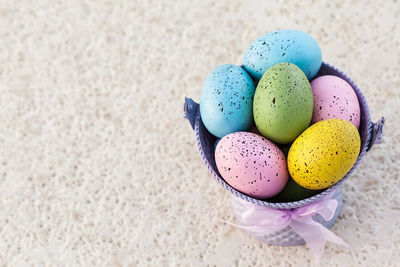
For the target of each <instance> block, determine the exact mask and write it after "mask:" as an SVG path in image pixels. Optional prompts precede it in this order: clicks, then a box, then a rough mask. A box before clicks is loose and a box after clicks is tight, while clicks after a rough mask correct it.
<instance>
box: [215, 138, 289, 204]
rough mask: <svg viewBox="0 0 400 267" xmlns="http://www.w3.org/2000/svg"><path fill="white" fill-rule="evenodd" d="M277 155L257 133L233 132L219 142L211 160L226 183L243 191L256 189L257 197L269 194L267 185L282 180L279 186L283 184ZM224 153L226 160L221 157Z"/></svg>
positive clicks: (283, 163)
mask: <svg viewBox="0 0 400 267" xmlns="http://www.w3.org/2000/svg"><path fill="white" fill-rule="evenodd" d="M281 154H282V152H281V151H280V150H279V148H278V147H276V146H275V145H274V144H273V143H272V142H270V141H268V140H266V139H265V138H263V137H261V136H259V135H257V134H253V133H248V132H235V133H232V134H229V135H228V136H226V137H224V138H222V139H221V140H220V141H219V145H218V147H217V151H216V152H215V161H216V164H217V168H218V171H219V172H220V174H221V176H222V177H223V178H224V179H225V181H226V182H227V183H228V184H230V185H231V186H232V187H234V188H236V189H237V190H239V191H241V192H244V193H246V194H249V195H251V194H253V193H251V192H256V195H257V196H261V195H262V194H270V193H271V192H270V191H271V190H272V189H271V186H273V187H275V186H276V185H279V184H280V183H282V187H283V186H284V183H286V180H285V179H287V176H286V177H285V175H284V170H282V169H281V165H283V166H284V165H285V164H286V160H285V159H284V157H283V154H282V155H281ZM224 156H225V158H227V159H228V160H223V159H222V158H223V157H224ZM279 174H281V175H279ZM282 175H283V176H282ZM286 175H288V174H287V173H286ZM272 182H273V183H272ZM271 183H272V184H271ZM267 184H270V185H269V186H267ZM250 186H251V187H250ZM264 197H265V195H264Z"/></svg>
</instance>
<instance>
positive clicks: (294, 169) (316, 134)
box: [288, 119, 360, 189]
mask: <svg viewBox="0 0 400 267" xmlns="http://www.w3.org/2000/svg"><path fill="white" fill-rule="evenodd" d="M307 137H308V138H307ZM352 139H353V140H352ZM359 150H360V137H359V134H358V132H357V130H356V128H355V127H354V126H353V125H351V123H349V122H347V121H344V120H338V119H330V120H325V121H321V122H318V123H316V124H314V125H312V126H311V127H309V128H308V129H307V130H306V131H304V132H303V133H302V135H301V137H299V138H298V139H296V141H295V142H294V143H293V145H292V146H291V149H290V153H289V156H288V168H289V172H290V174H291V175H292V177H293V179H295V180H296V182H297V183H298V184H300V185H301V186H303V187H306V188H309V189H324V188H326V187H328V186H330V185H332V184H335V183H336V182H337V181H339V180H340V179H341V178H342V177H343V176H344V175H345V174H346V173H347V172H348V171H349V170H350V169H351V167H352V166H353V165H354V163H355V161H356V160H357V157H358V154H359ZM351 152H353V153H351Z"/></svg>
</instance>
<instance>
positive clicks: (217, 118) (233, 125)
mask: <svg viewBox="0 0 400 267" xmlns="http://www.w3.org/2000/svg"><path fill="white" fill-rule="evenodd" d="M254 92H255V86H254V83H253V80H252V79H251V77H250V75H249V74H248V73H247V72H246V71H245V70H244V69H243V68H241V67H239V66H236V65H231V64H226V65H222V66H219V67H218V68H216V69H215V70H214V71H213V72H211V74H210V75H209V76H208V78H207V80H206V82H205V83H204V86H203V90H202V92H201V99H200V115H201V119H202V121H203V123H204V126H205V127H206V128H207V130H208V131H209V132H210V133H211V134H213V135H214V136H216V137H219V138H222V137H223V136H225V135H227V134H230V133H233V132H237V131H245V130H247V129H248V128H250V126H251V125H252V123H253V97H254Z"/></svg>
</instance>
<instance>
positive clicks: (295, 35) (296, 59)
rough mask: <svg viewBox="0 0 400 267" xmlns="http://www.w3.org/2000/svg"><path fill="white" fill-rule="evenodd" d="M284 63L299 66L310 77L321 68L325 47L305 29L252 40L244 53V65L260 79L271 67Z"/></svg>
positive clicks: (270, 34)
mask: <svg viewBox="0 0 400 267" xmlns="http://www.w3.org/2000/svg"><path fill="white" fill-rule="evenodd" d="M283 62H289V63H292V64H295V65H297V67H299V68H300V69H301V70H302V71H303V72H304V73H305V74H306V76H307V78H308V79H309V80H310V79H312V78H313V77H314V76H315V75H316V74H317V72H318V70H319V68H320V67H321V63H322V55H321V49H320V47H319V45H318V44H317V42H316V41H315V40H314V39H313V38H312V37H311V36H310V35H308V34H307V33H305V32H301V31H297V30H282V31H276V32H271V33H268V34H265V35H263V36H261V37H259V38H258V39H257V40H255V41H254V42H252V43H251V45H250V46H249V47H248V48H247V51H246V53H245V55H244V60H243V65H244V68H245V69H246V71H247V72H248V73H250V75H251V76H253V77H254V78H255V79H256V80H259V79H260V78H261V76H262V75H263V74H264V72H266V71H267V70H268V69H269V68H271V67H272V66H274V65H276V64H278V63H283Z"/></svg>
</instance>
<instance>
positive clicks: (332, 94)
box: [311, 75, 361, 129]
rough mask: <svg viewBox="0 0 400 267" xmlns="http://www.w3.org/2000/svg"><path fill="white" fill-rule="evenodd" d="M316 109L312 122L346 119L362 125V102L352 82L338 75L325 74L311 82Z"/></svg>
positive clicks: (357, 125) (357, 126)
mask: <svg viewBox="0 0 400 267" xmlns="http://www.w3.org/2000/svg"><path fill="white" fill-rule="evenodd" d="M311 88H312V92H313V97H314V110H313V117H312V120H311V124H314V123H316V122H319V121H322V120H326V119H332V118H336V119H344V120H347V121H349V122H351V123H352V124H353V125H354V126H355V127H356V128H357V129H358V128H359V127H360V118H361V113H360V104H359V102H358V98H357V95H356V93H355V92H354V90H353V88H352V87H351V85H350V84H348V83H347V82H346V81H345V80H343V79H341V78H340V77H337V76H332V75H325V76H321V77H318V78H316V79H315V80H313V81H312V82H311Z"/></svg>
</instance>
